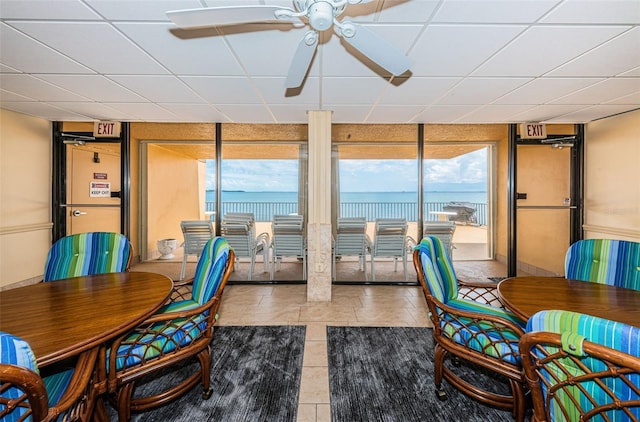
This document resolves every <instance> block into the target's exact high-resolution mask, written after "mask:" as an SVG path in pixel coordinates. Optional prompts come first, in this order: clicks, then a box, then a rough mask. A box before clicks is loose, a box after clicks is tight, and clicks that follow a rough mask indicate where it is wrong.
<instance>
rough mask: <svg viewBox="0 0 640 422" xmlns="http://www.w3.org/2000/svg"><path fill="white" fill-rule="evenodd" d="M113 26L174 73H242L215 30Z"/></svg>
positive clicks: (130, 25)
mask: <svg viewBox="0 0 640 422" xmlns="http://www.w3.org/2000/svg"><path fill="white" fill-rule="evenodd" d="M115 26H116V27H117V28H118V29H120V30H121V31H122V32H124V33H125V34H126V35H127V36H128V37H129V38H131V39H132V40H134V41H135V43H136V44H137V45H139V46H140V47H141V48H142V49H143V50H144V51H146V52H147V53H149V54H151V56H153V57H154V58H155V59H156V60H157V61H159V62H160V63H161V64H162V65H163V66H164V67H166V68H167V69H169V70H170V71H171V72H172V73H174V74H177V75H212V74H215V75H225V76H234V75H243V74H244V72H243V71H242V68H241V67H240V66H239V64H238V62H237V61H236V59H235V58H234V57H233V55H232V54H231V52H230V51H229V48H228V47H227V46H226V44H225V41H224V37H222V36H221V35H220V33H219V32H218V31H217V30H216V29H215V28H212V29H209V28H207V29H202V30H200V29H198V30H184V29H177V28H176V27H175V25H173V24H167V23H146V24H140V23H116V24H115ZM131 73H134V72H131Z"/></svg>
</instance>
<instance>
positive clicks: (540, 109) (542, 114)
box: [512, 104, 584, 122]
mask: <svg viewBox="0 0 640 422" xmlns="http://www.w3.org/2000/svg"><path fill="white" fill-rule="evenodd" d="M583 108H584V106H583V105H551V104H545V105H539V106H536V107H533V108H531V109H529V110H527V111H525V112H522V113H519V114H516V115H514V116H513V117H512V118H513V119H514V121H517V122H548V121H549V119H551V118H553V117H554V116H559V115H565V114H568V113H572V112H575V111H577V110H581V109H583Z"/></svg>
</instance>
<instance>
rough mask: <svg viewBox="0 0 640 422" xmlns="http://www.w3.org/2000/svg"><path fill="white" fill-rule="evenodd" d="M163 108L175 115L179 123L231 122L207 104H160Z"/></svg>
mask: <svg viewBox="0 0 640 422" xmlns="http://www.w3.org/2000/svg"><path fill="white" fill-rule="evenodd" d="M158 105H160V106H161V107H162V108H164V109H166V110H168V111H170V112H171V113H173V114H175V115H176V116H177V118H178V120H177V121H182V122H194V123H195V122H200V123H207V122H220V123H226V122H229V119H227V117H226V116H225V115H223V114H222V113H220V112H219V111H218V110H217V109H216V108H215V107H212V106H210V105H207V104H177V103H159V104H158Z"/></svg>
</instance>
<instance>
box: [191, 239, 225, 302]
mask: <svg viewBox="0 0 640 422" xmlns="http://www.w3.org/2000/svg"><path fill="white" fill-rule="evenodd" d="M229 256H230V246H229V243H228V242H227V240H226V239H225V238H223V237H213V238H210V239H209V240H208V241H207V243H205V245H204V247H203V249H202V253H201V254H200V257H199V258H198V264H197V265H196V272H195V275H194V277H193V300H195V301H197V302H198V303H199V304H200V305H203V304H205V303H207V302H208V301H209V300H210V299H211V298H212V297H214V296H215V295H217V294H218V293H220V292H222V289H224V284H223V281H224V282H226V280H223V275H224V271H225V269H226V267H227V263H228V262H229ZM230 265H233V263H230Z"/></svg>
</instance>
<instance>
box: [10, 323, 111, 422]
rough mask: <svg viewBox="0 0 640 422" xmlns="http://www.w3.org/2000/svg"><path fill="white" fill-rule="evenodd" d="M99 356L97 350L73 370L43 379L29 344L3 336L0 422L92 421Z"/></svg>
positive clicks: (64, 369)
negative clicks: (95, 373) (94, 374)
mask: <svg viewBox="0 0 640 422" xmlns="http://www.w3.org/2000/svg"><path fill="white" fill-rule="evenodd" d="M97 356H98V347H94V348H93V349H90V350H88V351H86V352H83V353H81V354H80V355H79V356H78V358H77V359H76V361H75V362H73V366H70V367H66V366H65V367H62V368H60V369H58V370H57V371H56V372H52V373H49V374H47V375H44V376H41V374H40V369H39V368H38V365H37V363H36V358H35V356H34V354H33V351H32V350H31V347H30V346H29V344H28V343H27V342H26V341H24V340H23V339H21V338H19V337H16V336H14V335H12V334H9V333H5V332H0V420H1V421H6V422H9V421H25V420H32V421H35V422H49V421H56V420H60V421H65V422H71V421H88V420H89V418H90V416H91V413H92V411H93V408H94V404H95V400H96V391H95V390H94V389H93V386H92V375H93V373H94V367H95V364H96V358H97Z"/></svg>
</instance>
